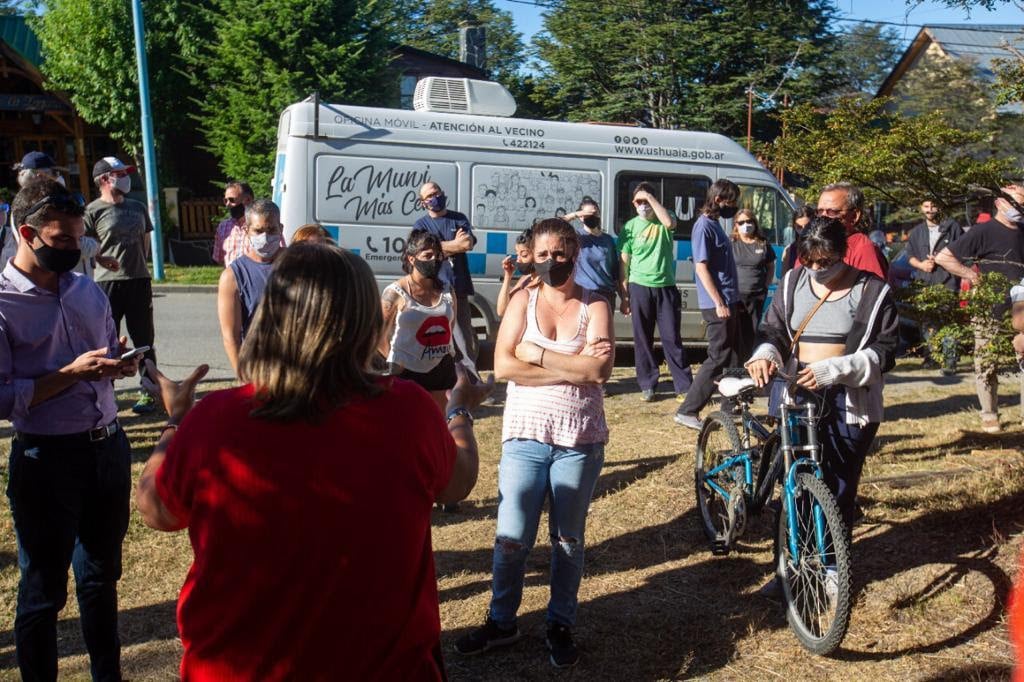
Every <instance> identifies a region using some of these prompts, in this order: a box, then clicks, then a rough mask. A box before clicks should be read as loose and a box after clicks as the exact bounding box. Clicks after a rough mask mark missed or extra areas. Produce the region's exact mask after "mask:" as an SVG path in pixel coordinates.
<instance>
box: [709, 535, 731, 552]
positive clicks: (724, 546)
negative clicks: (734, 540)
mask: <svg viewBox="0 0 1024 682" xmlns="http://www.w3.org/2000/svg"><path fill="white" fill-rule="evenodd" d="M729 549H730V548H729V543H728V542H726V541H725V540H720V539H717V540H712V541H711V555H712V556H728V554H729Z"/></svg>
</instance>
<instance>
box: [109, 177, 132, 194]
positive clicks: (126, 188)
mask: <svg viewBox="0 0 1024 682" xmlns="http://www.w3.org/2000/svg"><path fill="white" fill-rule="evenodd" d="M113 188H114V189H116V190H117V191H118V192H120V193H121V194H128V192H130V191H131V190H132V179H131V178H130V177H128V176H127V175H124V176H122V177H120V178H114V187H113Z"/></svg>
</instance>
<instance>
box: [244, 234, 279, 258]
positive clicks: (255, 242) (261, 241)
mask: <svg viewBox="0 0 1024 682" xmlns="http://www.w3.org/2000/svg"><path fill="white" fill-rule="evenodd" d="M249 246H251V247H252V250H253V251H255V252H256V253H258V254H260V256H262V257H263V258H271V257H273V255H274V254H275V253H277V250H278V249H279V248H281V238H280V237H278V236H277V235H276V234H273V235H272V234H267V233H266V232H263V233H261V234H258V235H256V236H253V237H249Z"/></svg>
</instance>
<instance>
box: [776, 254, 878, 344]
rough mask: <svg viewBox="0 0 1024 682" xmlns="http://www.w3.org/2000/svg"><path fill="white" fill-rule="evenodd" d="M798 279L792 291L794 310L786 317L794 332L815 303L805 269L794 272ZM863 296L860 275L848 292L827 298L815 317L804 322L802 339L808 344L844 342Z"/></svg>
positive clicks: (862, 284)
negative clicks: (833, 298) (838, 296)
mask: <svg viewBox="0 0 1024 682" xmlns="http://www.w3.org/2000/svg"><path fill="white" fill-rule="evenodd" d="M796 274H797V275H798V276H799V279H798V280H797V283H796V290H795V291H794V292H793V312H792V313H791V314H790V317H789V327H790V329H791V330H792V331H793V332H794V333H795V332H796V330H797V328H799V326H800V324H801V323H802V322H803V321H804V318H805V317H807V313H809V312H811V309H812V308H813V307H814V306H816V305H817V304H818V297H817V295H815V293H814V292H813V291H812V290H811V278H810V276H809V274H808V270H807V269H806V268H800V271H799V272H798V273H796ZM863 295H864V280H863V279H862V278H859V279H858V280H857V281H856V282H854V284H853V288H851V289H850V292H849V293H848V294H846V295H845V296H843V297H842V298H839V299H836V300H832V301H826V302H825V304H824V305H822V306H821V308H819V309H818V312H816V313H814V317H812V318H811V321H810V322H808V323H807V327H806V328H805V329H804V333H803V335H802V336H801V337H800V340H801V341H807V342H808V343H846V337H847V336H849V334H850V330H851V329H853V316H854V315H855V314H856V312H857V307H858V306H859V305H860V299H861V297H862V296H863Z"/></svg>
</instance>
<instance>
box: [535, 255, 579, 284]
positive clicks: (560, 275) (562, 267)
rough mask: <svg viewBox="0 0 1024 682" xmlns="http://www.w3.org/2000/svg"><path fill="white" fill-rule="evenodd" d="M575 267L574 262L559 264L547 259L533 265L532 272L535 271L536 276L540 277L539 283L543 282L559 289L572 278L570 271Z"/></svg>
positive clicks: (552, 259) (568, 261)
mask: <svg viewBox="0 0 1024 682" xmlns="http://www.w3.org/2000/svg"><path fill="white" fill-rule="evenodd" d="M575 266H576V261H574V260H567V261H563V262H561V263H559V262H558V261H556V260H555V259H554V258H548V259H547V260H546V261H543V262H541V263H534V270H536V271H537V276H538V277H540V281H542V282H544V284H547V285H548V286H552V287H560V286H562V285H563V284H565V283H566V282H567V281H569V278H570V277H572V271H573V268H574V267H575Z"/></svg>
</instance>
